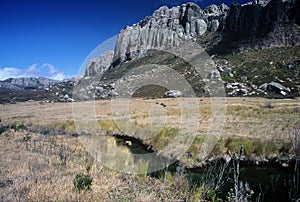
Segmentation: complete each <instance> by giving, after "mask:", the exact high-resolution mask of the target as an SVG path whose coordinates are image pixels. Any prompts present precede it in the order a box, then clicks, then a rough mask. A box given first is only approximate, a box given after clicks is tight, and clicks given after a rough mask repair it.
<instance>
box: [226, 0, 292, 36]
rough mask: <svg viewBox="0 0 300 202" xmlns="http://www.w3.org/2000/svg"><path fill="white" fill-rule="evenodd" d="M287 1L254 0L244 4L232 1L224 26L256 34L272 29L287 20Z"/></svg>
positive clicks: (239, 31) (232, 29)
mask: <svg viewBox="0 0 300 202" xmlns="http://www.w3.org/2000/svg"><path fill="white" fill-rule="evenodd" d="M290 6H291V5H290V4H289V2H288V1H282V0H272V1H263V0H255V1H253V2H251V3H248V4H246V5H241V4H239V3H233V4H232V5H231V7H230V10H229V13H228V17H227V19H226V28H227V30H230V31H235V32H238V33H243V34H250V35H256V34H260V33H263V32H267V31H272V30H273V29H274V28H275V27H276V26H277V25H278V24H280V23H287V22H288V21H289V19H288V18H289V14H288V12H289V8H290Z"/></svg>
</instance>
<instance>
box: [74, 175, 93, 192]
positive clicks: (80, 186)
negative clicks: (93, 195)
mask: <svg viewBox="0 0 300 202" xmlns="http://www.w3.org/2000/svg"><path fill="white" fill-rule="evenodd" d="M92 182H93V178H92V177H91V176H90V175H85V174H82V173H79V174H76V175H75V177H74V181H73V183H74V186H75V189H76V190H77V191H81V190H89V189H90V188H91V186H92Z"/></svg>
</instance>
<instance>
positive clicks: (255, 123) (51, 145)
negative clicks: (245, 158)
mask: <svg viewBox="0 0 300 202" xmlns="http://www.w3.org/2000/svg"><path fill="white" fill-rule="evenodd" d="M184 99H185V98H184ZM222 99H223V98H222ZM224 99H225V98H224ZM115 101H117V100H115ZM185 101H186V102H188V103H189V102H191V103H193V100H192V99H186V100H185ZM197 101H198V102H199V108H198V109H193V108H192V107H191V108H190V109H188V110H190V111H188V112H190V114H192V112H195V111H198V110H199V113H200V116H199V117H200V118H199V119H197V117H196V118H194V119H192V120H193V122H192V123H190V124H189V127H196V126H197V125H198V124H199V129H198V132H197V134H196V135H197V137H196V139H195V140H194V144H193V145H192V146H191V147H190V152H191V153H192V155H193V157H194V158H197V155H198V153H199V151H200V149H201V145H202V143H203V142H204V141H205V139H204V137H205V133H206V132H207V131H209V130H210V124H212V126H214V125H213V124H214V122H213V120H212V114H211V113H212V108H211V106H210V104H211V100H210V99H208V98H197ZM224 101H225V102H226V105H225V107H226V113H225V115H226V116H225V117H224V118H225V124H224V127H223V131H222V134H221V137H220V140H219V141H218V144H217V146H216V148H215V151H214V152H215V154H218V153H224V152H227V150H228V149H233V148H234V147H235V146H236V145H239V144H240V143H243V144H244V145H245V148H249V150H251V151H252V150H253V149H256V150H261V151H260V152H261V153H262V154H267V153H268V152H269V153H270V152H271V153H272V152H276V150H278V148H277V147H278V145H279V146H280V144H279V143H282V144H281V145H288V142H289V139H288V138H289V137H288V133H289V131H290V130H291V128H292V127H294V126H295V125H296V124H297V123H300V102H299V99H294V100H267V99H263V98H227V99H226V100H224ZM268 103H269V104H270V106H273V108H266V107H265V106H266V104H268ZM74 104H77V103H74ZM80 104H82V105H78V106H77V108H76V110H77V111H76V113H77V115H78V114H80V115H81V116H82V117H85V118H87V120H84V121H82V122H76V121H75V122H74V120H73V113H72V112H73V111H72V107H74V106H73V104H72V103H54V104H52V103H45V102H24V103H17V104H15V105H4V106H0V108H1V112H0V119H1V124H10V123H13V122H17V123H24V124H25V125H28V126H30V128H33V129H34V128H35V129H38V128H39V127H40V128H42V129H45V128H46V129H47V130H54V131H55V133H59V130H63V131H68V132H70V133H74V132H75V131H76V129H82V128H84V127H86V128H87V129H89V128H92V127H94V129H93V130H95V131H102V132H108V131H110V132H116V133H122V132H124V131H122V129H123V128H122V127H121V128H120V125H118V124H120V123H122V124H123V126H124V127H126V131H131V132H132V133H130V134H127V135H134V136H136V137H139V138H141V139H143V140H144V142H146V143H148V144H152V145H153V146H154V148H155V147H156V148H157V149H158V150H159V149H161V148H163V147H165V146H166V145H167V144H168V143H169V141H171V140H172V139H173V138H174V137H176V136H177V135H178V134H177V132H178V131H179V130H180V123H181V121H182V119H181V106H180V105H179V101H178V100H176V99H153V100H151V99H149V100H143V99H132V100H130V102H129V107H128V110H129V114H130V117H131V119H129V122H128V119H127V120H126V119H125V118H126V116H125V115H126V113H125V111H124V110H122V109H123V108H124V106H123V105H122V102H120V104H119V105H115V106H114V107H117V112H116V111H113V110H112V108H111V101H109V100H104V101H96V102H95V103H94V102H84V103H80ZM86 107H92V108H94V109H95V111H94V114H92V115H91V114H90V113H89V111H88V110H86ZM119 109H120V110H119ZM114 110H115V109H114ZM114 113H117V114H116V115H114ZM118 113H119V114H118ZM188 114H189V113H188ZM113 115H114V116H113ZM192 118H193V117H192ZM152 119H153V120H152ZM116 120H117V122H116ZM124 120H125V121H124ZM122 121H123V122H122ZM160 122H163V123H164V124H160ZM153 123H157V125H158V126H159V127H161V128H160V129H161V130H158V133H156V136H151V135H153V134H152V133H149V134H143V131H147V130H146V129H149V128H151V127H152V124H153ZM75 126H76V127H75ZM137 128H138V129H137ZM139 131H141V132H139ZM179 135H180V134H179ZM24 137H25V139H26V137H30V140H29V141H27V143H26V141H24ZM81 138H82V137H71V136H70V135H57V134H56V135H49V134H48V133H47V134H46V135H41V134H38V133H36V132H30V131H28V130H24V131H19V132H16V131H13V130H9V131H7V132H4V133H2V134H1V135H0V147H1V150H0V156H1V161H0V182H1V183H0V184H2V185H1V187H0V200H1V201H115V200H119V201H123V200H134V201H155V200H162V199H166V198H168V199H169V200H177V199H187V198H189V197H191V192H189V191H188V190H187V189H186V188H184V189H185V191H183V192H182V190H180V189H179V188H178V187H174V183H173V182H170V183H162V182H161V181H159V180H157V179H152V178H150V177H143V176H142V177H141V176H136V175H129V176H128V175H125V174H122V173H118V172H115V171H111V170H109V169H106V168H105V167H103V166H102V165H101V164H100V163H98V162H97V161H96V160H95V159H94V158H93V157H92V156H91V155H90V154H89V153H88V152H90V153H92V152H93V151H89V150H88V149H86V148H85V147H84V144H83V143H84V141H82V139H81ZM213 138H215V137H212V139H213ZM95 142H96V141H94V143H95ZM283 143H284V144H283ZM34 144H35V145H34ZM258 145H261V147H258ZM90 148H92V147H90ZM87 151H88V152H87ZM60 153H62V154H60ZM248 154H249V155H251V154H250V153H248ZM112 155H113V153H112ZM124 155H126V152H125V153H124ZM188 160H189V159H187V161H188ZM87 165H92V167H91V170H90V175H91V176H92V177H93V184H92V189H91V190H87V191H81V192H78V191H76V190H75V189H74V185H73V179H74V175H75V174H77V173H87V171H86V166H87ZM143 166H144V165H143V164H141V170H143V169H146V168H144V167H143ZM10 180H12V181H10ZM181 192H182V193H181Z"/></svg>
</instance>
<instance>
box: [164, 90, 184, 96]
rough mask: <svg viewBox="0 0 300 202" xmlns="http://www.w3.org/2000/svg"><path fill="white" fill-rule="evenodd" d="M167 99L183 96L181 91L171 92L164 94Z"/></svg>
mask: <svg viewBox="0 0 300 202" xmlns="http://www.w3.org/2000/svg"><path fill="white" fill-rule="evenodd" d="M164 95H165V97H168V98H177V97H182V96H183V94H182V92H181V91H180V90H169V91H167V92H165V93H164Z"/></svg>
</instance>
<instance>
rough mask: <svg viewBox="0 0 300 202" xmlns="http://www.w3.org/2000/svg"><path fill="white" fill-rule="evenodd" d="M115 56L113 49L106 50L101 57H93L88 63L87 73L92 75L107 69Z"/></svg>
mask: <svg viewBox="0 0 300 202" xmlns="http://www.w3.org/2000/svg"><path fill="white" fill-rule="evenodd" d="M113 56H114V52H113V51H106V52H105V53H103V54H102V55H100V57H99V58H93V59H92V60H91V61H90V62H89V64H88V65H87V68H86V70H85V75H86V76H92V75H96V74H99V73H101V72H104V71H106V70H107V69H108V68H109V67H110V65H111V63H112V60H113Z"/></svg>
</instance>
